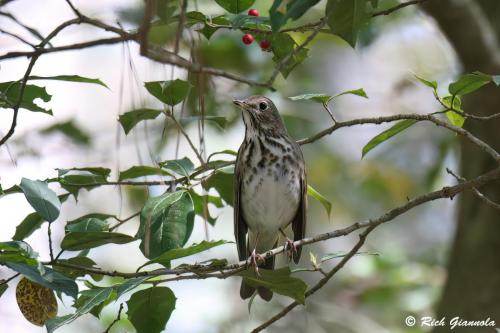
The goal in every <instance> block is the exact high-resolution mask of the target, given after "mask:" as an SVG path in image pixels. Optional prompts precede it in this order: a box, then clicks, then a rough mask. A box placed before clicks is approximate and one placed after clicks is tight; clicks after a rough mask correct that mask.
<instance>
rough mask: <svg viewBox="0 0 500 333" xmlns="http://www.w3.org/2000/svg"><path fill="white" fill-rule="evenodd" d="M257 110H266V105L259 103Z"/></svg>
mask: <svg viewBox="0 0 500 333" xmlns="http://www.w3.org/2000/svg"><path fill="white" fill-rule="evenodd" d="M259 109H260V110H261V111H264V110H266V109H267V103H264V102H260V103H259Z"/></svg>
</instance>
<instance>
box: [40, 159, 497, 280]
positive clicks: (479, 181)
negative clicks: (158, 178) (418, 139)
mask: <svg viewBox="0 0 500 333" xmlns="http://www.w3.org/2000/svg"><path fill="white" fill-rule="evenodd" d="M499 179H500V168H496V169H494V170H492V171H490V172H488V173H485V174H483V175H481V176H478V177H476V178H474V179H471V180H467V181H464V182H461V183H459V184H457V185H454V186H449V187H443V188H442V189H440V190H437V191H434V192H430V193H427V194H424V195H421V196H419V197H417V198H415V199H413V200H409V201H407V202H406V203H405V204H403V205H401V206H398V207H396V208H393V209H391V210H390V211H388V212H386V213H385V214H383V215H381V216H379V217H377V218H373V219H368V220H364V221H361V222H356V223H354V224H352V225H350V226H348V227H345V228H342V229H337V230H333V231H330V232H327V233H323V234H320V235H316V236H314V237H306V238H304V239H301V240H298V241H295V242H294V244H295V246H297V247H298V246H304V245H309V244H313V243H317V242H322V241H326V240H328V239H331V238H337V237H341V236H346V235H349V234H351V233H352V232H354V231H356V230H359V229H365V228H370V227H375V226H378V225H380V224H383V223H386V222H388V221H391V220H394V219H395V218H396V217H398V216H400V215H402V214H404V213H406V212H407V211H409V210H410V209H412V208H414V207H417V206H419V205H422V204H424V203H426V202H429V201H434V200H437V199H443V198H453V197H455V196H456V195H457V194H459V193H461V192H464V191H466V190H470V189H472V188H479V187H481V186H482V185H484V184H486V183H488V182H491V181H494V180H499ZM283 252H285V249H284V246H279V247H277V248H274V249H272V250H269V251H267V252H265V253H262V254H261V255H262V257H263V258H264V259H267V258H270V257H273V256H275V255H277V254H280V253H283ZM44 264H45V265H52V266H62V267H68V268H72V269H76V270H80V271H82V272H86V273H88V274H101V275H107V276H119V277H123V278H133V277H139V276H150V277H157V276H164V275H176V277H173V278H171V279H168V280H165V281H179V280H192V279H196V280H200V279H207V278H226V277H229V276H231V275H234V274H236V273H237V272H240V271H242V270H244V269H245V268H246V265H247V262H246V261H245V260H243V261H240V262H238V263H235V264H231V265H226V266H224V267H212V266H203V265H191V266H188V267H185V268H175V269H156V270H152V271H143V272H131V273H128V272H119V271H104V270H101V269H99V268H89V267H85V266H79V265H73V264H69V263H65V262H59V261H57V260H55V261H53V262H52V261H49V262H45V263H44ZM214 272H219V273H214ZM183 274H189V275H183Z"/></svg>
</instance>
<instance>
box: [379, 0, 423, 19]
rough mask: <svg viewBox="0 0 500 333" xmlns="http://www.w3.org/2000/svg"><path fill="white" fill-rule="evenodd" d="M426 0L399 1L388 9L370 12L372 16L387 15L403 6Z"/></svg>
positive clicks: (417, 3)
mask: <svg viewBox="0 0 500 333" xmlns="http://www.w3.org/2000/svg"><path fill="white" fill-rule="evenodd" d="M427 1H429V0H412V1H407V2H403V3H400V4H399V5H396V6H394V7H391V8H389V9H386V10H382V11H380V12H375V13H373V14H372V17H377V16H381V15H389V14H392V13H394V12H395V11H397V10H400V9H403V8H405V7H408V6H412V5H419V4H423V3H424V2H427Z"/></svg>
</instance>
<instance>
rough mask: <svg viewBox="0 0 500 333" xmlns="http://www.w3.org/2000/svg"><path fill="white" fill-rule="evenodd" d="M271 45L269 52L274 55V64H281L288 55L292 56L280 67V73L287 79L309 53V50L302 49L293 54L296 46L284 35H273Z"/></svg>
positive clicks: (287, 35) (290, 38)
mask: <svg viewBox="0 0 500 333" xmlns="http://www.w3.org/2000/svg"><path fill="white" fill-rule="evenodd" d="M271 45H272V48H271V50H272V52H273V54H274V56H273V61H274V62H275V63H276V64H279V63H281V61H283V60H284V59H285V58H287V57H288V56H289V54H292V53H293V54H294V55H293V56H292V57H290V58H289V59H288V60H287V61H286V62H285V64H284V65H283V67H281V69H280V73H281V75H283V77H284V78H287V77H288V75H289V74H290V72H291V71H292V70H293V69H294V68H295V67H296V66H298V65H299V64H301V63H302V62H303V61H304V60H305V59H306V58H307V56H308V55H307V53H308V52H309V49H307V48H302V49H300V50H299V51H298V52H297V53H295V49H296V48H297V47H298V45H297V43H296V42H295V40H294V39H293V38H292V37H291V36H290V35H289V34H285V33H278V34H275V35H274V37H273V39H272V42H271Z"/></svg>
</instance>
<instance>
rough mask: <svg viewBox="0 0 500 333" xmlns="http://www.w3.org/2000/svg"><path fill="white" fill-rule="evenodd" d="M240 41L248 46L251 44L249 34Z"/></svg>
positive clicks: (251, 39)
mask: <svg viewBox="0 0 500 333" xmlns="http://www.w3.org/2000/svg"><path fill="white" fill-rule="evenodd" d="M241 40H242V41H243V43H245V44H247V45H250V44H252V42H253V36H252V35H251V34H245V35H243V38H242V39H241Z"/></svg>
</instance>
